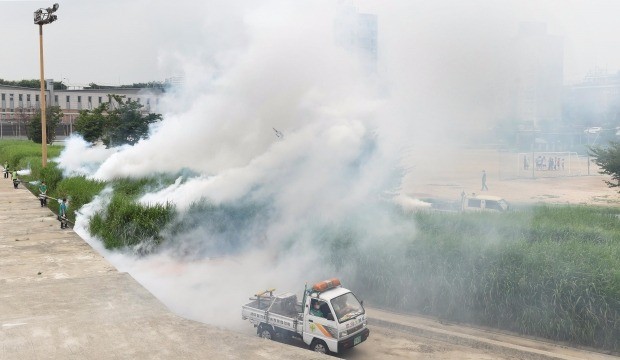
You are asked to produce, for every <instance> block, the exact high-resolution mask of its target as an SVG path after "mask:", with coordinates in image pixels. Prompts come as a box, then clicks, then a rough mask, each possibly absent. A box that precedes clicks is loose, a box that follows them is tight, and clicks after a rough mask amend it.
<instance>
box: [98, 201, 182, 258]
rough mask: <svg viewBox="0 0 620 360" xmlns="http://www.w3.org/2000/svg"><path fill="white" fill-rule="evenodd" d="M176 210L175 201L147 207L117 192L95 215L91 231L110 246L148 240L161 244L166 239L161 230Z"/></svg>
mask: <svg viewBox="0 0 620 360" xmlns="http://www.w3.org/2000/svg"><path fill="white" fill-rule="evenodd" d="M174 211H175V208H174V206H173V205H172V204H166V205H160V204H155V205H146V206H145V205H140V204H137V203H135V202H134V200H133V199H131V198H129V197H127V196H125V195H123V194H114V195H113V196H112V200H111V201H110V204H109V205H108V207H107V208H106V209H105V210H104V211H101V212H99V213H97V214H96V215H95V217H94V218H93V220H92V221H91V223H90V229H89V230H90V232H91V234H93V235H95V236H98V237H100V238H101V239H102V240H103V243H104V245H105V247H106V248H108V249H113V248H120V247H131V246H134V245H138V244H140V243H143V242H147V241H148V242H153V243H155V244H159V243H161V241H163V238H162V236H161V234H160V232H161V231H162V230H163V228H164V227H165V226H166V225H167V224H168V223H170V221H171V220H172V219H173V216H174Z"/></svg>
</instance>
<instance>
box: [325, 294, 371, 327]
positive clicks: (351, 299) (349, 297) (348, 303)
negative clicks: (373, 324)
mask: <svg viewBox="0 0 620 360" xmlns="http://www.w3.org/2000/svg"><path fill="white" fill-rule="evenodd" d="M331 303H332V307H333V308H334V311H335V312H336V319H338V322H339V323H343V322H345V321H347V320H351V319H354V318H355V317H357V316H358V315H361V314H363V313H364V308H363V307H362V304H360V302H359V301H357V298H356V297H355V295H353V293H346V294H343V295H340V296H338V297H337V298H333V299H332V301H331Z"/></svg>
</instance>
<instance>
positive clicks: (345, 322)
mask: <svg viewBox="0 0 620 360" xmlns="http://www.w3.org/2000/svg"><path fill="white" fill-rule="evenodd" d="M274 291H275V289H270V290H266V291H263V292H261V293H259V294H256V295H255V296H254V297H253V298H250V300H252V301H251V302H250V303H248V304H246V305H243V307H242V310H241V318H242V319H243V320H249V321H250V322H251V323H252V324H254V326H255V327H256V328H257V333H258V336H260V337H263V338H267V339H274V338H275V337H280V338H282V339H284V340H288V339H291V338H298V339H301V340H302V341H303V342H304V343H306V345H308V346H309V347H310V349H311V350H314V351H317V352H321V353H330V352H333V353H340V352H342V351H343V350H346V349H350V348H352V347H354V346H356V345H358V344H360V343H362V342H363V341H365V340H366V339H367V338H368V335H369V334H370V331H369V330H368V326H367V324H368V320H367V318H366V312H365V311H364V307H363V306H362V302H360V301H358V299H357V297H355V295H354V294H353V293H352V292H351V291H350V290H348V289H345V288H343V287H342V286H341V285H340V280H338V279H330V280H326V281H321V282H319V283H316V284H314V286H312V288H310V289H307V287H306V289H304V295H303V300H302V301H301V302H300V301H297V295H295V294H293V293H284V294H280V295H275V296H274V295H273V292H274Z"/></svg>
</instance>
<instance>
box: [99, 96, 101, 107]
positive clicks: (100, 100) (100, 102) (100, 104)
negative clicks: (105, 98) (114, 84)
mask: <svg viewBox="0 0 620 360" xmlns="http://www.w3.org/2000/svg"><path fill="white" fill-rule="evenodd" d="M99 105H101V96H99Z"/></svg>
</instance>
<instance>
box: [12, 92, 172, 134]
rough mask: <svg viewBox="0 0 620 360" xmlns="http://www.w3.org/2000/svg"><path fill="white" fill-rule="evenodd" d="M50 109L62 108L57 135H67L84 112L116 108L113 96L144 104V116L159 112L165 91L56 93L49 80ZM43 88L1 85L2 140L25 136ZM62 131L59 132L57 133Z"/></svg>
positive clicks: (47, 96)
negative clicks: (104, 107)
mask: <svg viewBox="0 0 620 360" xmlns="http://www.w3.org/2000/svg"><path fill="white" fill-rule="evenodd" d="M46 88H47V90H46V94H45V101H46V105H47V106H59V107H60V108H61V109H62V112H63V114H64V117H63V119H62V123H61V126H60V127H59V129H57V135H58V136H60V137H62V136H68V135H70V134H71V132H72V131H73V122H74V121H75V119H76V118H77V116H78V115H79V112H80V111H81V110H93V109H95V108H96V107H98V106H99V105H101V104H102V103H104V102H109V103H111V105H112V106H116V102H115V101H114V99H113V98H112V96H111V95H121V96H122V95H124V96H125V99H126V100H133V101H137V102H138V103H140V104H142V105H144V107H143V108H142V110H143V111H144V112H145V113H157V112H158V108H159V100H160V98H161V96H162V94H163V90H162V89H159V88H105V89H79V90H73V89H72V90H68V89H67V90H54V88H53V81H52V80H47V81H46ZM40 94H41V90H40V89H35V88H28V87H20V86H9V85H0V137H6V136H16V137H21V136H25V127H26V123H27V122H28V120H29V119H30V118H31V117H32V115H33V114H34V113H35V112H36V111H37V110H39V109H40V108H41V104H40V102H39V97H40ZM59 130H60V133H59V132H58V131H59Z"/></svg>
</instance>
